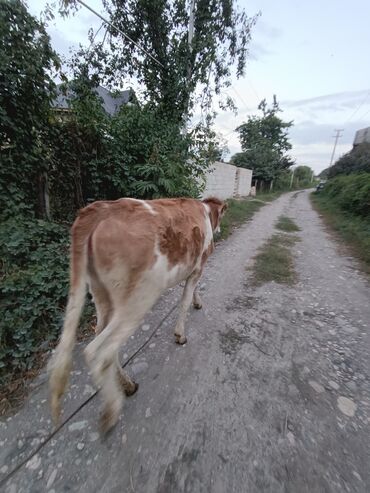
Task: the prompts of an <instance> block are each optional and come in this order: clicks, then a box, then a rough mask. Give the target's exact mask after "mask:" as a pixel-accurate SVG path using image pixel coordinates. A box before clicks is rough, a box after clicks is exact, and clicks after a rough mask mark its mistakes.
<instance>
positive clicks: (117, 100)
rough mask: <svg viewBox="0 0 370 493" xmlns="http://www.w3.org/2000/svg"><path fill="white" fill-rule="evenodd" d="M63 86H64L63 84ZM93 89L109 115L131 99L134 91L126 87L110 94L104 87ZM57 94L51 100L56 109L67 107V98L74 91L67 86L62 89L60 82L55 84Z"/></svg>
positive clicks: (72, 95)
mask: <svg viewBox="0 0 370 493" xmlns="http://www.w3.org/2000/svg"><path fill="white" fill-rule="evenodd" d="M64 87H65V86H64ZM93 91H94V92H95V93H96V94H97V95H98V96H99V97H100V98H101V99H102V100H103V108H104V110H105V111H106V112H107V113H108V114H109V115H114V114H115V113H117V111H118V110H119V109H120V107H121V106H122V105H125V104H127V103H129V102H131V101H132V100H133V97H134V91H133V90H132V89H127V90H126V91H120V92H118V93H117V94H114V95H113V94H112V93H110V92H109V91H108V89H105V87H102V86H98V87H94V88H93ZM57 92H58V95H57V97H56V98H55V100H54V101H53V107H54V108H57V109H69V100H70V99H71V98H73V97H74V96H75V94H74V91H73V90H72V89H70V88H68V87H67V89H64V88H63V90H62V84H60V85H59V86H57Z"/></svg>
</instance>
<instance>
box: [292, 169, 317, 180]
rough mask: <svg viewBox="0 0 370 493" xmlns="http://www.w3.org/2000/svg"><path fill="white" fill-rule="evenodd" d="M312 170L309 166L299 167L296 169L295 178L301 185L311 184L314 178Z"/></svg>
mask: <svg viewBox="0 0 370 493" xmlns="http://www.w3.org/2000/svg"><path fill="white" fill-rule="evenodd" d="M312 173H313V171H312V169H311V168H310V167H309V166H297V167H296V168H295V169H294V177H295V178H296V179H297V180H299V182H300V183H309V182H311V178H312Z"/></svg>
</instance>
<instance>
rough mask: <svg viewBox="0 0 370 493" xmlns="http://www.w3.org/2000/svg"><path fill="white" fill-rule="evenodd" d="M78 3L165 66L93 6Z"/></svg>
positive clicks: (80, 1) (79, 0)
mask: <svg viewBox="0 0 370 493" xmlns="http://www.w3.org/2000/svg"><path fill="white" fill-rule="evenodd" d="M77 2H78V3H80V4H81V5H83V6H84V7H85V8H87V9H88V10H90V12H92V13H93V14H94V15H97V16H98V17H99V18H100V19H101V20H103V21H104V22H105V23H106V24H108V25H109V26H110V27H112V28H113V29H115V30H116V31H118V32H119V33H121V34H122V36H123V37H125V38H126V39H127V40H128V41H130V43H132V44H134V45H135V46H136V47H137V48H139V50H141V51H143V52H144V53H145V54H146V55H148V56H149V57H150V58H151V59H152V60H154V61H155V62H156V63H158V65H160V66H161V67H163V68H165V67H164V65H162V63H161V62H160V61H159V60H157V59H156V58H155V57H154V56H153V55H151V54H150V53H149V52H148V51H146V49H145V48H143V47H141V46H140V45H138V44H137V43H136V42H135V41H134V40H133V39H131V38H130V36H128V35H127V34H125V33H124V32H123V31H122V30H121V29H119V28H118V27H116V26H114V25H113V24H112V23H111V22H109V21H108V20H107V19H105V18H104V17H103V16H102V15H101V14H99V13H98V12H96V10H94V9H93V8H91V7H89V6H88V5H87V4H86V3H85V2H83V1H82V0H77Z"/></svg>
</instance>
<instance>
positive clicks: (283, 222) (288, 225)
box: [275, 216, 300, 233]
mask: <svg viewBox="0 0 370 493" xmlns="http://www.w3.org/2000/svg"><path fill="white" fill-rule="evenodd" d="M275 227H276V228H277V229H280V230H281V231H285V232H286V233H292V232H293V231H300V228H299V227H298V226H297V224H296V223H295V222H294V221H293V219H290V217H287V216H280V217H279V219H278V222H277V223H276V225H275Z"/></svg>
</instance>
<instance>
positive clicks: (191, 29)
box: [182, 0, 195, 135]
mask: <svg viewBox="0 0 370 493" xmlns="http://www.w3.org/2000/svg"><path fill="white" fill-rule="evenodd" d="M189 9H190V10H189V27H188V48H189V59H188V66H187V69H186V85H187V86H189V84H190V80H191V73H192V63H191V54H192V52H193V37H194V12H195V0H190V6H189ZM188 104H189V102H188ZM187 120H188V108H186V113H185V115H184V124H183V129H182V131H183V134H184V135H185V134H186V129H187V123H188V122H187Z"/></svg>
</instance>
